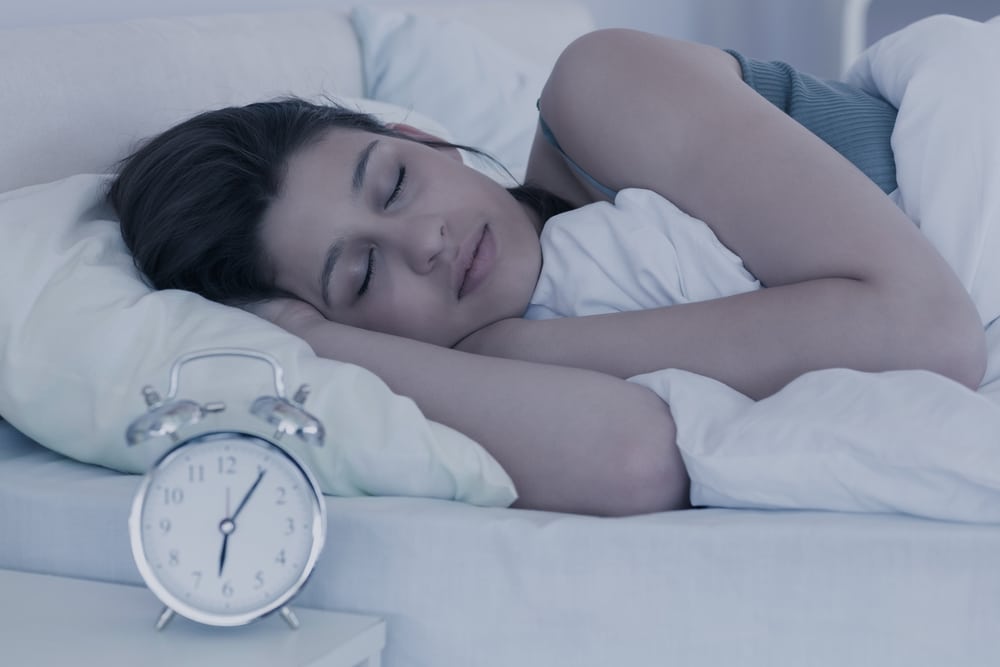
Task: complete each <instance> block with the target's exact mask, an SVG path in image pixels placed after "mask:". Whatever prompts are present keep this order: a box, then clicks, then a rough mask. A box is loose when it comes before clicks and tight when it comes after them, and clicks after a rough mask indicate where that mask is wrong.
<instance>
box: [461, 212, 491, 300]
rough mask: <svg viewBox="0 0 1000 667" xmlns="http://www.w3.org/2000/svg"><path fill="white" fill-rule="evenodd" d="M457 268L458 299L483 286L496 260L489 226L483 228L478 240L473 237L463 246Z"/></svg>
mask: <svg viewBox="0 0 1000 667" xmlns="http://www.w3.org/2000/svg"><path fill="white" fill-rule="evenodd" d="M462 250H463V251H464V252H462V253H461V254H460V255H459V261H458V262H457V268H458V269H459V271H460V274H459V285H458V298H459V299H461V298H464V297H466V296H468V295H469V294H471V293H472V292H474V291H475V290H476V288H477V287H479V286H480V285H482V284H483V281H484V280H485V279H486V276H488V275H489V274H490V271H492V269H493V264H494V262H495V260H496V241H495V239H494V238H493V233H492V232H491V231H490V228H489V225H487V226H485V227H483V232H482V234H480V235H479V238H478V239H477V238H475V237H473V238H472V239H470V241H469V242H467V243H465V244H463V248H462Z"/></svg>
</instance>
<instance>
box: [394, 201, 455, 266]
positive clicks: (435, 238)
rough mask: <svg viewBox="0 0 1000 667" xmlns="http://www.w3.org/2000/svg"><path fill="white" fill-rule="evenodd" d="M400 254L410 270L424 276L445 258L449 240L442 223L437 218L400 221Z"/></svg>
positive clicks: (423, 217)
mask: <svg viewBox="0 0 1000 667" xmlns="http://www.w3.org/2000/svg"><path fill="white" fill-rule="evenodd" d="M399 224H400V225H401V229H400V236H401V238H402V244H401V245H402V254H403V256H404V258H405V261H406V263H407V264H408V265H409V267H410V269H412V270H413V272H414V273H417V274H421V275H423V274H426V273H430V272H431V271H433V270H434V267H435V266H437V265H438V264H439V263H441V260H442V259H445V258H446V257H447V251H448V249H449V246H450V243H451V240H450V239H449V238H448V233H447V229H446V226H445V224H444V222H443V221H442V220H441V218H439V217H437V216H431V215H427V216H419V217H414V218H410V219H409V220H401V221H400V223H399Z"/></svg>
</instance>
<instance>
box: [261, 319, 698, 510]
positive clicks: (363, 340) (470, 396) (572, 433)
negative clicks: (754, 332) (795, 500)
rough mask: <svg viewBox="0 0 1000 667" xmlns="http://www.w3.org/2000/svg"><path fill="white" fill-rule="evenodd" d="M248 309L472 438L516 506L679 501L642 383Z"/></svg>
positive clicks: (653, 402) (669, 424)
mask: <svg viewBox="0 0 1000 667" xmlns="http://www.w3.org/2000/svg"><path fill="white" fill-rule="evenodd" d="M251 310H253V311H254V312H255V313H257V314H258V315H261V316H262V317H265V318H267V319H270V320H271V321H273V322H275V323H276V324H278V325H279V326H281V327H283V328H285V329H287V330H288V331H290V332H292V333H294V334H296V335H299V336H301V337H302V338H303V339H305V340H306V341H307V342H308V343H309V344H310V345H311V346H312V348H313V350H314V351H315V352H316V354H318V355H320V356H322V357H328V358H331V359H337V360H339V361H345V362H349V363H355V364H358V365H360V366H363V367H365V368H368V369H369V370H371V371H373V372H375V373H376V374H377V375H379V377H381V378H382V379H383V380H384V381H385V382H386V383H387V384H388V385H389V386H390V388H392V389H393V391H395V392H396V393H399V394H402V395H405V396H409V397H410V398H412V399H413V400H414V401H415V402H416V403H417V405H418V406H419V407H420V409H421V410H422V411H423V413H424V415H426V416H427V418H429V419H433V420H435V421H438V422H440V423H442V424H445V425H447V426H450V427H452V428H454V429H456V430H458V431H460V432H462V433H464V434H465V435H467V436H469V437H470V438H472V439H473V440H476V441H477V442H479V443H480V444H481V445H482V446H483V447H485V448H486V450H487V451H488V452H490V454H491V455H493V456H494V457H495V458H496V459H497V461H498V462H499V463H500V465H501V466H503V468H504V469H505V470H506V471H507V473H508V474H509V475H510V476H511V478H512V479H513V480H514V483H515V485H516V486H517V490H518V494H519V498H518V503H517V504H518V505H519V506H522V507H530V508H533V509H548V510H557V511H566V512H579V513H586V514H601V515H620V514H637V513H643V512H653V511H660V510H667V509H679V508H683V507H686V506H688V478H687V473H686V471H685V469H684V465H683V462H682V461H681V458H680V453H679V452H678V450H677V447H676V444H675V441H674V436H675V428H674V422H673V419H672V417H671V415H670V411H669V409H668V408H667V406H666V404H664V403H663V401H661V400H660V398H659V397H657V396H656V395H655V394H654V393H653V392H652V391H650V390H648V389H646V388H645V387H641V386H639V385H636V384H633V383H630V382H625V381H623V380H620V379H618V378H614V377H610V376H607V375H604V374H601V373H597V372H594V371H589V370H580V369H576V368H566V367H560V366H547V365H542V364H534V363H529V362H523V361H512V360H506V359H497V358H492V357H484V356H478V355H473V354H467V353H464V352H459V351H457V350H451V349H447V348H443V347H438V346H434V345H430V344H426V343H421V342H417V341H414V340H410V339H406V338H400V337H397V336H391V335H387V334H381V333H374V332H370V331H364V330H361V329H356V328H353V327H349V326H345V325H341V324H336V323H333V322H329V321H327V320H326V319H324V318H323V316H322V315H320V314H319V312H318V311H316V310H315V309H313V307H312V306H310V305H308V304H306V303H305V302H300V301H295V300H291V299H278V300H275V301H271V302H268V303H265V304H259V305H257V306H255V307H253V308H251Z"/></svg>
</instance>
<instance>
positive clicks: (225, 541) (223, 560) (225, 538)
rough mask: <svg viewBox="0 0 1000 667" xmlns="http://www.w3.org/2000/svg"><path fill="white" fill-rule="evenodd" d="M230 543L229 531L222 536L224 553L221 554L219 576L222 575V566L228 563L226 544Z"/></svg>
mask: <svg viewBox="0 0 1000 667" xmlns="http://www.w3.org/2000/svg"><path fill="white" fill-rule="evenodd" d="M228 544H229V533H225V534H223V536H222V553H220V554H219V576H220V577H221V576H222V568H223V567H224V566H225V564H226V546H227V545H228Z"/></svg>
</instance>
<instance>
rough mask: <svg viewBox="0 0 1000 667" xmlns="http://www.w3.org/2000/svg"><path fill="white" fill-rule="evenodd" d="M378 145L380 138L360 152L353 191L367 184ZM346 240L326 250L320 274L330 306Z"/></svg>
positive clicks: (322, 292) (337, 241)
mask: <svg viewBox="0 0 1000 667" xmlns="http://www.w3.org/2000/svg"><path fill="white" fill-rule="evenodd" d="M376 146H378V139H373V140H372V141H370V142H369V143H368V145H367V146H365V147H364V148H362V149H361V152H360V153H358V160H357V162H356V163H355V165H354V176H353V178H352V179H351V193H352V194H354V195H357V194H358V193H360V192H361V189H362V188H363V187H364V185H365V175H366V174H367V173H368V160H369V159H370V158H371V156H372V151H374V150H375V147H376ZM345 245H346V241H345V240H344V238H343V237H341V238H338V239H337V240H335V241H334V242H333V243H331V244H330V247H329V248H327V250H326V257H325V259H324V260H323V270H322V271H321V272H320V274H319V290H320V294H321V295H322V297H323V303H325V304H326V305H327V307H329V306H330V276H331V275H333V267H335V266H336V265H337V260H338V259H340V256H341V255H342V254H343V253H344V246H345Z"/></svg>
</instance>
